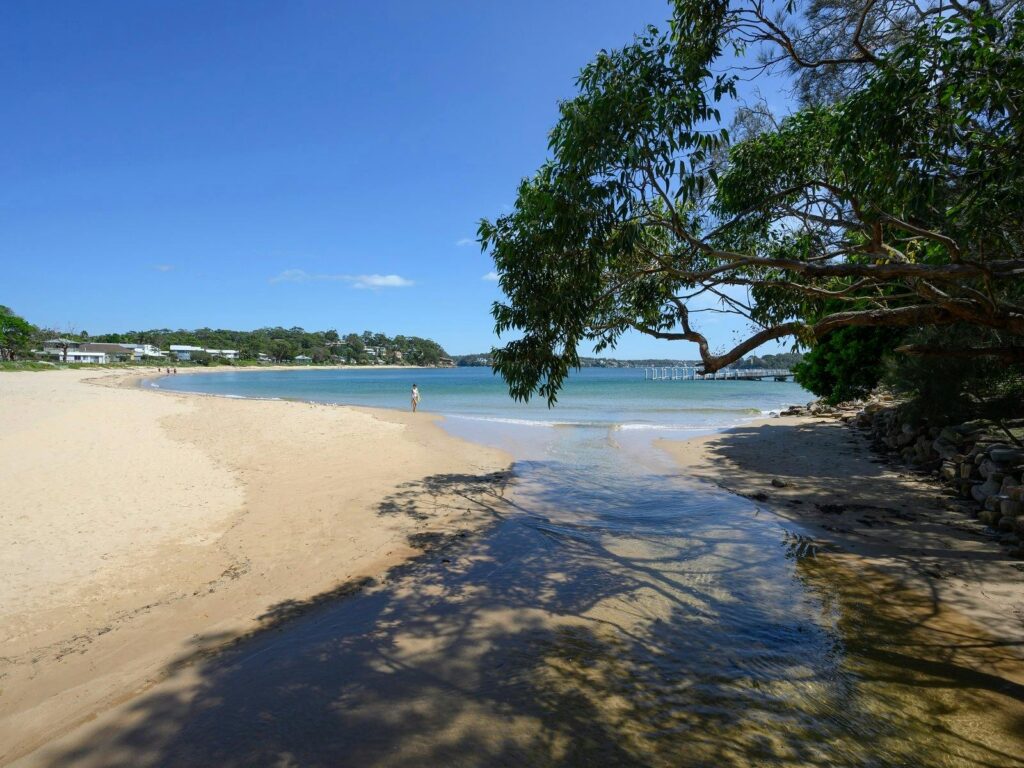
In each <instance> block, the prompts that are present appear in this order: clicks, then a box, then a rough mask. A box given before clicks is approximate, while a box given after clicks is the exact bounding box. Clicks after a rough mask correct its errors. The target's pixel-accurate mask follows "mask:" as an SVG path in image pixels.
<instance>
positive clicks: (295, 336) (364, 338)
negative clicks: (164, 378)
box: [0, 305, 448, 365]
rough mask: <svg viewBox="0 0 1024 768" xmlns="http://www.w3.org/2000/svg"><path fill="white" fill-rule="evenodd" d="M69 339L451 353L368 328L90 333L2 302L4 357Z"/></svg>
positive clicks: (248, 354) (325, 353) (406, 354)
mask: <svg viewBox="0 0 1024 768" xmlns="http://www.w3.org/2000/svg"><path fill="white" fill-rule="evenodd" d="M58 337H59V338H68V339H71V340H75V341H82V342H85V341H88V342H94V343H104V342H105V343H113V344H118V343H125V344H152V345H153V346H155V347H158V348H159V349H163V350H167V348H168V347H169V346H170V345H171V344H184V345H189V346H196V347H204V348H207V349H236V350H238V351H239V356H240V358H241V359H242V360H249V361H252V360H257V359H258V358H259V355H260V353H263V354H264V355H267V356H268V357H270V358H272V359H273V360H276V361H281V362H287V361H290V360H293V359H294V358H296V357H298V356H299V355H306V356H308V357H310V358H311V359H312V362H313V363H351V364H356V365H371V364H374V363H376V362H378V361H380V362H382V363H388V364H408V365H440V364H444V363H445V361H446V360H447V358H448V354H447V353H446V352H445V350H444V348H443V347H442V346H441V345H440V344H438V343H437V342H436V341H433V340H432V339H423V338H420V337H419V336H402V335H398V336H393V337H392V336H387V335H385V334H383V333H374V332H372V331H364V332H363V333H361V334H358V333H350V334H347V335H346V336H344V337H342V336H340V335H339V334H338V332H337V331H335V330H329V331H306V330H304V329H302V328H259V329H257V330H255V331H229V330H220V329H217V330H214V329H211V328H199V329H197V330H192V331H187V330H177V331H172V330H169V329H166V328H161V329H153V330H149V331H128V332H127V333H107V334H100V335H92V336H90V335H89V334H88V333H86V332H84V331H83V332H79V333H74V332H69V331H59V330H53V329H46V328H37V327H36V326H34V325H32V324H31V323H29V322H27V321H26V320H24V319H23V318H21V317H19V316H18V315H16V314H14V312H12V311H11V310H10V309H9V308H7V307H5V306H2V305H0V360H13V359H16V358H19V357H22V358H23V357H27V356H29V354H30V351H31V350H32V349H34V348H35V349H38V348H40V347H41V346H42V344H43V342H44V341H47V340H50V339H53V338H58ZM192 362H195V363H198V364H200V365H225V364H228V361H225V360H224V359H223V358H219V357H216V356H211V355H207V354H205V353H194V354H193V355H192Z"/></svg>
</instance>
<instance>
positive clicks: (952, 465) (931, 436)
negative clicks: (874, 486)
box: [840, 401, 1024, 557]
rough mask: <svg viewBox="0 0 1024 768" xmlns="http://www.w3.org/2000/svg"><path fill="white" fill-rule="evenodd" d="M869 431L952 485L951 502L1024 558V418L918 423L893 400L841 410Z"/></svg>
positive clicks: (884, 446)
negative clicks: (983, 524)
mask: <svg viewBox="0 0 1024 768" xmlns="http://www.w3.org/2000/svg"><path fill="white" fill-rule="evenodd" d="M840 418H842V419H843V420H844V421H846V422H848V423H850V424H852V425H853V426H854V427H856V428H858V429H861V430H863V431H865V432H867V433H868V435H869V436H870V437H871V439H872V440H873V442H874V445H875V447H876V448H877V449H879V450H881V451H883V452H886V453H888V454H890V455H894V457H898V458H899V460H901V461H902V462H904V463H905V464H908V465H910V466H912V467H914V468H916V469H918V470H919V471H922V472H928V473H930V474H932V475H933V476H934V477H936V478H937V479H938V480H940V481H941V482H942V483H944V484H945V485H946V486H948V487H949V488H950V490H951V496H953V497H954V498H953V499H951V502H950V507H951V508H955V509H959V510H962V511H964V512H966V513H969V514H973V515H974V516H975V517H977V518H978V519H979V520H981V521H982V522H983V523H985V524H986V525H988V526H990V527H991V528H992V529H993V531H994V532H995V533H996V534H998V536H999V541H1000V542H1001V543H1002V544H1003V545H1005V546H1007V547H1008V548H1009V550H1010V554H1012V555H1014V556H1017V557H1024V547H1022V545H1021V542H1022V540H1024V419H1018V420H1015V421H1005V422H1000V423H998V424H997V423H995V422H993V421H989V420H984V419H979V420H976V421H968V422H964V423H963V424H955V425H946V426H941V427H940V426H934V425H928V424H914V423H912V422H910V421H909V420H907V418H906V417H905V416H904V415H903V411H902V409H901V408H900V407H899V405H898V404H896V403H893V402H892V401H873V402H870V403H868V404H866V405H864V406H863V407H861V408H860V409H859V410H856V411H854V412H849V411H848V412H846V413H845V414H843V415H841V416H840Z"/></svg>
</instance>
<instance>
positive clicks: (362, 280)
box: [345, 275, 413, 288]
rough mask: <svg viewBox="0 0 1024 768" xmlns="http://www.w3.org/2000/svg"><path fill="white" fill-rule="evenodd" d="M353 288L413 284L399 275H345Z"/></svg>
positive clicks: (407, 285) (391, 286)
mask: <svg viewBox="0 0 1024 768" xmlns="http://www.w3.org/2000/svg"><path fill="white" fill-rule="evenodd" d="M345 279H346V280H349V281H350V282H351V283H352V286H353V287H355V288H408V287H409V286H410V285H412V284H413V282H412V280H407V279H405V278H404V277H401V276H399V275H346V276H345Z"/></svg>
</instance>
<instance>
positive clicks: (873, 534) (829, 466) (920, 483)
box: [658, 416, 1024, 653]
mask: <svg viewBox="0 0 1024 768" xmlns="http://www.w3.org/2000/svg"><path fill="white" fill-rule="evenodd" d="M658 444H659V446H660V447H661V448H663V449H664V450H666V451H668V453H669V454H670V455H671V456H672V457H673V458H674V459H675V460H676V462H677V464H678V466H679V470H680V472H682V473H683V474H685V475H687V476H689V477H692V478H694V479H697V480H700V481H702V482H706V483H710V484H713V485H715V486H718V487H721V488H725V489H727V490H729V491H731V492H733V493H737V494H740V495H743V496H745V497H747V498H749V499H752V500H754V501H756V502H757V503H759V504H763V505H764V506H765V507H767V508H769V509H771V510H772V511H773V512H774V513H775V514H778V515H780V516H782V517H783V518H785V519H789V520H794V521H796V522H799V523H800V524H802V525H805V526H809V527H810V528H811V530H812V531H813V532H814V533H815V535H816V537H817V538H818V539H820V541H821V542H827V543H829V544H830V545H833V549H837V551H838V552H842V553H844V555H843V556H844V557H845V559H846V560H848V561H849V566H850V567H852V568H858V567H861V566H870V567H871V568H873V569H874V570H876V571H878V572H881V573H884V574H886V575H887V576H888V577H889V578H893V579H896V580H898V581H899V582H901V583H902V584H904V585H905V586H906V587H909V588H912V589H917V590H920V591H921V592H922V593H924V594H928V595H931V596H933V599H934V600H935V602H936V604H937V605H938V604H941V605H942V606H943V608H945V609H948V610H954V611H956V612H958V613H959V614H962V615H963V616H965V617H966V618H968V619H971V620H973V621H975V622H977V623H978V624H979V625H981V626H983V627H985V628H986V629H987V631H989V632H991V633H992V634H993V635H994V636H996V637H1002V638H1004V639H1005V640H1006V641H1008V642H1009V643H1011V644H1013V645H1014V646H1016V648H1017V649H1018V650H1020V651H1021V652H1022V653H1024V561H1022V560H1020V559H1018V558H1013V557H1010V556H1008V555H1007V554H1006V551H1005V549H1003V548H1002V547H1000V546H999V544H998V543H997V542H996V540H995V538H996V537H995V535H994V534H993V532H992V531H991V530H987V529H986V528H985V526H984V525H983V524H981V523H979V522H978V521H977V520H974V519H972V518H970V517H968V516H967V515H965V514H963V513H962V512H959V511H952V510H949V509H946V507H945V503H946V502H947V501H949V500H950V499H951V498H952V497H951V496H950V495H949V492H948V491H946V490H945V489H943V488H942V487H941V486H939V485H938V483H936V482H934V481H932V480H931V479H930V478H927V477H924V476H921V475H918V474H915V473H913V472H911V471H910V470H909V469H905V468H900V467H893V466H889V463H888V462H887V461H886V460H885V459H884V458H883V457H879V456H878V455H876V454H875V453H873V452H872V451H871V449H870V446H869V444H868V441H867V440H866V438H864V437H863V436H862V435H860V434H859V433H857V432H856V431H855V430H853V429H851V428H850V427H848V426H846V425H845V424H843V423H841V422H839V421H838V420H836V419H833V418H828V417H821V418H817V417H811V416H805V417H787V418H776V419H764V420H759V421H755V422H751V423H749V424H745V425H743V426H740V427H737V428H735V429H730V430H727V431H725V432H723V433H720V434H717V435H710V436H707V437H702V438H697V439H694V440H687V441H670V440H661V441H659V443H658Z"/></svg>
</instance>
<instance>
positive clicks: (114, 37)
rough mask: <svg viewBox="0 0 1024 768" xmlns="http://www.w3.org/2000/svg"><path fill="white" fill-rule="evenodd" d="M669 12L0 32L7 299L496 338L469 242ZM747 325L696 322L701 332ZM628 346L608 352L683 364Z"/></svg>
mask: <svg viewBox="0 0 1024 768" xmlns="http://www.w3.org/2000/svg"><path fill="white" fill-rule="evenodd" d="M668 12H669V10H668V5H667V3H666V2H664V1H663V0H630V2H622V1H621V0H571V1H570V0H559V2H550V1H548V2H539V1H533V0H530V1H528V2H523V1H520V0H517V2H514V3H499V2H488V1H483V0H477V1H473V2H471V1H470V0H466V1H465V2H430V3H424V2H374V3H356V2H341V1H338V2H302V1H299V0H295V1H292V2H262V1H260V0H246V2H240V1H239V2H214V1H211V0H206V1H204V2H170V1H167V2H155V1H153V2H139V1H138V0H133V1H132V2H117V3H115V2H103V1H102V0H96V1H94V2H89V3H79V2H71V1H70V0H69V1H67V2H55V3H35V2H30V1H29V0H23V1H22V2H16V3H10V4H6V5H5V7H4V11H3V14H2V20H3V23H2V24H0V78H2V81H0V82H2V83H3V94H4V97H3V98H4V100H5V106H6V109H5V113H6V119H5V120H4V121H3V124H2V126H3V127H2V128H0V138H2V141H0V174H2V179H3V183H2V184H0V261H2V263H3V265H4V266H3V271H2V276H0V304H7V305H9V306H11V307H13V308H14V309H15V310H16V311H17V312H19V313H20V314H22V315H24V316H26V317H27V318H28V319H29V320H31V321H33V322H35V323H37V324H43V325H50V326H53V327H57V328H61V329H67V330H87V331H88V332H90V333H94V334H95V333H102V332H109V331H122V330H128V329H142V328H151V327H171V328H179V327H180V328H192V327H199V326H210V327H221V328H241V329H249V328H256V327H260V326H268V325H285V326H293V325H299V326H303V327H305V328H308V329H327V328H336V329H338V330H339V331H343V332H344V331H349V330H356V331H361V330H364V329H370V330H375V331H377V330H379V331H383V332H385V333H391V334H395V333H405V334H417V335H422V336H430V337H432V338H435V339H436V340H438V341H439V342H441V343H442V344H443V345H444V346H445V347H446V348H447V349H448V350H449V351H450V352H453V353H457V354H458V353H466V352H474V351H480V350H485V349H487V348H489V347H490V346H491V345H492V343H494V341H495V339H494V336H493V334H492V331H491V318H490V315H489V309H490V305H491V302H492V301H494V300H495V299H497V298H499V291H498V288H497V285H496V283H494V282H493V281H488V280H486V279H483V276H484V275H486V274H487V273H488V272H490V271H491V269H492V265H491V263H490V261H489V259H488V258H487V257H486V256H484V255H482V254H480V252H479V249H478V247H477V246H476V244H475V243H473V242H472V238H473V237H474V235H475V231H476V225H477V221H478V220H479V219H480V218H481V217H493V216H496V215H498V214H500V213H501V212H502V210H504V209H505V208H506V207H507V206H509V205H510V204H511V203H512V202H513V200H514V195H515V188H516V185H517V184H518V182H519V180H520V178H522V177H523V176H528V175H530V174H531V173H532V172H533V170H534V169H535V168H536V167H537V166H538V165H540V163H541V162H542V161H543V159H544V157H545V152H546V143H547V133H548V131H549V129H550V128H551V126H552V125H553V124H554V122H555V119H556V117H557V102H558V100H559V99H562V98H567V97H570V96H572V95H573V93H574V86H573V80H574V77H575V75H576V73H577V71H578V70H579V69H580V67H581V66H583V65H584V64H585V63H586V62H587V61H588V60H589V59H590V58H591V57H592V56H593V55H594V53H595V52H596V51H598V50H599V49H600V48H602V47H615V46H618V45H622V44H624V43H626V42H628V40H629V39H630V37H631V35H632V34H633V32H635V31H638V30H640V29H642V28H643V26H644V25H645V24H647V23H656V24H660V23H661V22H662V21H663V20H664V19H665V18H666V17H667V15H668ZM734 333H735V328H733V327H732V326H731V325H730V324H729V323H724V322H719V323H718V324H717V325H716V326H713V327H709V335H710V336H711V337H712V340H713V341H714V342H717V343H720V344H724V343H727V342H728V341H730V339H731V338H732V336H733V334H734ZM694 352H695V350H694V348H693V347H692V346H690V345H685V346H683V345H679V344H669V343H666V342H657V341H654V340H650V339H646V338H643V337H631V338H628V339H626V340H624V342H623V343H622V344H621V345H620V347H619V349H618V350H616V351H615V352H612V353H609V354H610V355H613V356H617V357H643V356H651V355H657V356H673V357H692V356H694Z"/></svg>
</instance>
